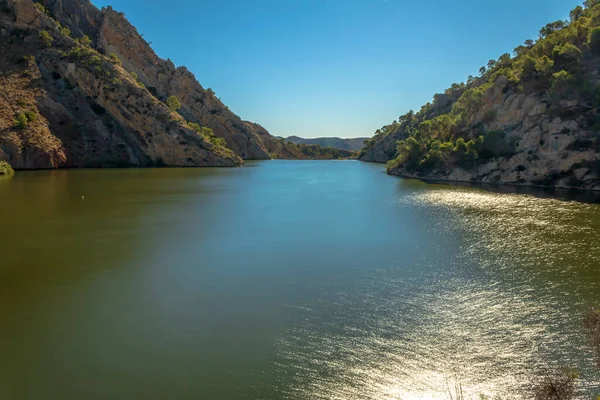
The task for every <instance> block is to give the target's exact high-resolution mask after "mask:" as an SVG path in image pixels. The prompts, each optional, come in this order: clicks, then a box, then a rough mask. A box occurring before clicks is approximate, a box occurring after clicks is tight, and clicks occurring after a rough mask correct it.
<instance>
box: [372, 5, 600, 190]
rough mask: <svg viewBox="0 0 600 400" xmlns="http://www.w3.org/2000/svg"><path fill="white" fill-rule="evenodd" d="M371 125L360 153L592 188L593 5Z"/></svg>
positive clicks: (511, 179)
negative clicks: (414, 106) (390, 119)
mask: <svg viewBox="0 0 600 400" xmlns="http://www.w3.org/2000/svg"><path fill="white" fill-rule="evenodd" d="M597 3H599V2H597V1H596V2H594V1H589V2H586V7H585V8H584V7H578V8H576V9H575V10H573V11H572V12H571V20H570V21H556V22H553V23H551V24H548V25H547V26H546V27H544V28H543V29H542V31H540V37H539V39H538V40H537V41H526V43H525V45H524V46H519V47H517V48H516V49H515V53H514V55H513V56H511V55H509V54H504V55H502V56H501V57H500V58H499V59H498V60H491V61H490V62H489V63H488V66H487V67H482V69H481V76H479V77H477V78H475V77H469V80H468V81H467V83H462V84H454V85H453V86H452V87H451V88H449V89H448V90H447V91H446V92H445V93H444V94H439V95H436V96H435V97H434V100H433V101H432V102H431V103H428V104H426V105H424V106H423V107H422V108H421V110H420V111H419V112H416V113H415V112H412V111H411V112H409V113H408V114H405V115H403V116H401V117H400V118H399V119H398V120H397V121H394V123H392V124H390V125H387V126H384V127H383V128H382V129H380V130H378V131H377V132H376V134H375V136H374V137H373V139H371V140H370V141H369V143H368V145H367V147H366V148H365V149H364V150H363V151H362V152H361V154H360V159H361V160H363V161H374V162H386V161H387V162H388V172H389V173H390V174H394V175H401V176H406V177H416V178H427V179H437V180H446V181H467V182H489V183H505V184H518V185H540V186H553V187H563V188H582V189H593V190H600V120H599V119H598V115H599V114H600V101H599V99H600V96H599V94H600V75H599V72H598V71H599V68H600V4H597Z"/></svg>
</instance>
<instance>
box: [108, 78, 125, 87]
mask: <svg viewBox="0 0 600 400" xmlns="http://www.w3.org/2000/svg"><path fill="white" fill-rule="evenodd" d="M110 83H112V84H113V85H115V86H121V85H122V84H123V81H121V80H120V79H119V78H114V79H113V80H112V81H111V82H110Z"/></svg>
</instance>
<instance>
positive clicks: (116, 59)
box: [108, 53, 122, 65]
mask: <svg viewBox="0 0 600 400" xmlns="http://www.w3.org/2000/svg"><path fill="white" fill-rule="evenodd" d="M108 58H110V61H111V62H113V63H115V64H119V65H121V64H122V63H121V59H120V58H119V56H117V55H116V54H115V53H110V54H109V55H108Z"/></svg>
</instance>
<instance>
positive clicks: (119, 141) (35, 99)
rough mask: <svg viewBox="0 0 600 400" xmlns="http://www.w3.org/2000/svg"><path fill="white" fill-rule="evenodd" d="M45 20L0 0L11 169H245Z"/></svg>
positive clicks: (0, 137)
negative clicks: (181, 167) (222, 167)
mask: <svg viewBox="0 0 600 400" xmlns="http://www.w3.org/2000/svg"><path fill="white" fill-rule="evenodd" d="M57 4H62V3H60V2H57ZM88 8H89V9H90V10H93V9H94V8H93V6H91V7H89V6H88ZM83 9H84V8H82V10H83ZM68 10H69V9H68V7H67V8H65V9H61V13H62V14H61V15H64V14H68V15H69V18H72V14H71V13H70V12H69V11H68ZM48 14H49V13H47V12H46V10H44V8H43V7H41V6H40V5H39V4H37V5H36V4H34V3H32V2H31V1H30V0H2V1H0V37H1V41H0V71H1V74H0V87H2V89H3V93H2V96H0V159H3V160H7V161H8V162H9V163H10V164H11V165H12V166H13V168H15V169H39V168H58V167H89V166H98V167H104V166H162V165H169V166H236V165H239V164H241V162H242V161H241V159H240V158H239V157H238V156H237V155H235V154H234V153H233V152H232V151H231V150H229V149H227V148H225V147H222V146H216V145H214V144H212V143H211V142H209V141H207V140H205V139H204V138H203V137H202V136H201V135H199V134H198V133H197V132H196V131H194V130H193V129H190V128H189V127H188V123H187V121H186V119H185V118H184V117H182V116H181V115H180V114H178V113H176V112H173V111H171V110H170V109H169V108H168V107H167V106H166V105H165V104H164V103H162V102H161V101H159V100H158V99H157V98H156V97H155V96H153V95H152V94H151V93H150V92H149V91H148V90H147V89H145V88H143V87H142V86H141V85H140V83H139V82H137V81H136V80H135V79H133V78H132V76H131V74H129V73H128V71H126V70H125V69H124V68H123V66H122V65H121V64H120V62H119V61H118V60H117V59H115V58H110V57H107V56H105V55H103V54H101V53H99V52H97V51H95V49H93V48H92V47H90V46H89V44H88V43H87V42H86V40H80V41H77V40H74V39H73V38H72V37H71V35H72V33H71V32H69V31H68V28H66V27H65V25H63V24H61V23H60V21H59V20H57V19H54V18H52V17H51V16H50V15H48ZM59 14H60V13H59ZM76 20H77V21H79V22H80V23H81V24H82V26H83V27H84V28H85V29H92V28H93V27H94V26H95V25H94V23H93V22H94V20H86V19H84V18H78V19H76ZM96 26H100V25H96Z"/></svg>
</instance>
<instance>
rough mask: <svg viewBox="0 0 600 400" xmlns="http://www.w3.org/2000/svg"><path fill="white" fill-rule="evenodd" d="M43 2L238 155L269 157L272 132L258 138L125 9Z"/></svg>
mask: <svg viewBox="0 0 600 400" xmlns="http://www.w3.org/2000/svg"><path fill="white" fill-rule="evenodd" d="M42 3H43V4H44V5H45V6H46V7H47V8H48V10H49V11H50V13H52V14H53V15H56V16H57V18H58V19H60V21H61V23H62V24H63V25H64V26H66V27H68V28H69V29H70V30H71V31H73V32H75V33H76V35H78V36H83V35H87V36H88V37H90V38H91V40H92V46H93V47H94V48H96V49H97V50H98V51H99V52H101V53H103V54H106V55H109V54H114V55H116V56H117V57H118V58H119V59H120V60H121V61H122V65H123V68H124V69H125V70H126V71H128V72H131V73H135V74H136V75H137V77H138V79H139V81H140V82H142V83H143V84H144V85H145V86H146V88H147V89H148V90H149V91H150V92H151V93H152V94H153V95H154V96H155V97H156V98H157V99H158V100H159V101H162V102H164V101H165V100H166V99H167V98H168V97H169V96H175V97H177V98H178V99H179V101H180V102H181V105H182V107H181V109H179V110H178V111H179V113H180V114H181V115H182V116H183V117H184V118H185V119H186V120H188V121H190V122H193V123H198V124H200V125H202V126H206V127H209V128H211V129H212V130H213V132H214V133H215V135H216V136H217V137H221V138H224V139H225V141H226V142H227V147H228V148H230V149H231V150H233V151H234V152H235V153H236V154H238V155H239V156H240V157H242V158H243V159H269V158H271V155H270V152H269V147H270V146H275V145H276V144H275V142H276V139H275V138H273V137H272V136H271V135H269V134H268V133H267V135H265V136H264V137H260V138H259V137H257V135H256V134H255V132H253V130H252V129H250V128H249V127H248V125H247V124H246V123H244V121H242V120H241V119H240V118H239V117H238V116H237V115H236V114H234V113H233V112H232V111H231V110H229V108H228V107H227V106H225V105H224V104H223V103H222V102H221V100H219V99H218V98H217V96H216V95H215V93H214V92H213V91H212V90H211V89H206V88H204V87H202V85H201V84H200V83H199V82H198V80H197V79H196V77H195V76H194V75H193V74H192V73H191V72H190V71H188V70H187V69H186V68H185V67H175V65H174V64H173V63H172V62H171V61H170V60H164V59H162V58H160V57H158V56H157V55H156V53H155V52H154V50H153V49H152V48H151V46H150V44H149V43H148V42H147V41H146V40H145V39H144V38H143V37H142V36H141V35H140V34H139V33H138V32H137V30H136V29H135V27H134V26H133V25H131V24H130V23H129V21H128V20H127V19H126V18H125V16H124V14H123V13H120V12H117V11H115V10H114V9H112V8H111V7H106V8H103V9H102V10H99V9H97V8H96V7H94V6H93V5H92V4H91V3H89V1H88V0H44V1H43V2H42Z"/></svg>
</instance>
